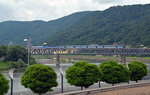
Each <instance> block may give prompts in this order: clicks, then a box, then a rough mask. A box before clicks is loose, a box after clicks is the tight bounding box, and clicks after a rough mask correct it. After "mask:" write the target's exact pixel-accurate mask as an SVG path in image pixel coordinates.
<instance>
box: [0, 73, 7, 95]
mask: <svg viewBox="0 0 150 95" xmlns="http://www.w3.org/2000/svg"><path fill="white" fill-rule="evenodd" d="M8 83H9V81H8V80H7V79H6V78H5V77H4V75H3V74H1V73H0V95H4V93H7V92H8V90H9V84H8Z"/></svg>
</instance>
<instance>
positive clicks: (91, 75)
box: [66, 61, 102, 90]
mask: <svg viewBox="0 0 150 95" xmlns="http://www.w3.org/2000/svg"><path fill="white" fill-rule="evenodd" d="M101 76H102V73H101V71H100V69H99V68H98V67H97V66H96V65H94V64H89V63H88V62H86V61H80V62H77V63H75V64H74V65H73V66H70V67H69V68H68V69H67V70H66V79H67V82H68V83H69V84H70V85H75V86H80V87H81V90H82V89H83V87H85V88H88V87H89V86H91V85H93V84H94V83H96V82H98V81H100V79H101Z"/></svg>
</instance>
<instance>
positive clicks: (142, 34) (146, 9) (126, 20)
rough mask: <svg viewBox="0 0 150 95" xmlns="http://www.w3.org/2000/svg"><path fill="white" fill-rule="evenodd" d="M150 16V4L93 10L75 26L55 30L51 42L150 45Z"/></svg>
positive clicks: (50, 38)
mask: <svg viewBox="0 0 150 95" xmlns="http://www.w3.org/2000/svg"><path fill="white" fill-rule="evenodd" d="M149 17H150V4H147V5H133V6H117V7H111V8H109V9H106V10H104V11H94V12H89V13H88V14H87V15H86V16H84V17H83V18H82V19H80V20H78V21H77V22H76V23H75V24H74V25H72V26H71V27H69V28H67V29H65V30H63V31H58V32H55V33H54V34H53V35H51V36H50V37H49V40H47V43H48V44H52V45H54V44H56V45H60V44H67V45H68V44H79V45H80V44H100V45H101V44H103V45H111V44H125V45H131V46H134V47H140V45H141V44H143V45H144V46H149V43H150V39H149V38H150V33H149V31H150V27H149V26H150V21H149V20H150V18H149ZM135 35H136V36H135Z"/></svg>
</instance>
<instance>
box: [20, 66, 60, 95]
mask: <svg viewBox="0 0 150 95" xmlns="http://www.w3.org/2000/svg"><path fill="white" fill-rule="evenodd" d="M21 84H22V85H24V86H25V87H26V88H30V89H31V90H32V91H33V92H34V93H38V94H39V95H41V94H44V93H46V92H47V91H51V90H52V89H51V88H52V87H56V86H57V85H58V83H57V74H56V73H55V71H54V70H53V69H52V68H51V67H50V66H46V65H42V64H35V65H31V66H30V67H29V68H27V69H26V71H25V72H24V75H23V76H22V77H21Z"/></svg>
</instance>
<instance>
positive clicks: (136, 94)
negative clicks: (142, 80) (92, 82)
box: [91, 86, 150, 95]
mask: <svg viewBox="0 0 150 95" xmlns="http://www.w3.org/2000/svg"><path fill="white" fill-rule="evenodd" d="M91 95H150V86H145V87H137V88H127V89H120V90H114V91H108V92H102V93H96V94H91Z"/></svg>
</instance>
